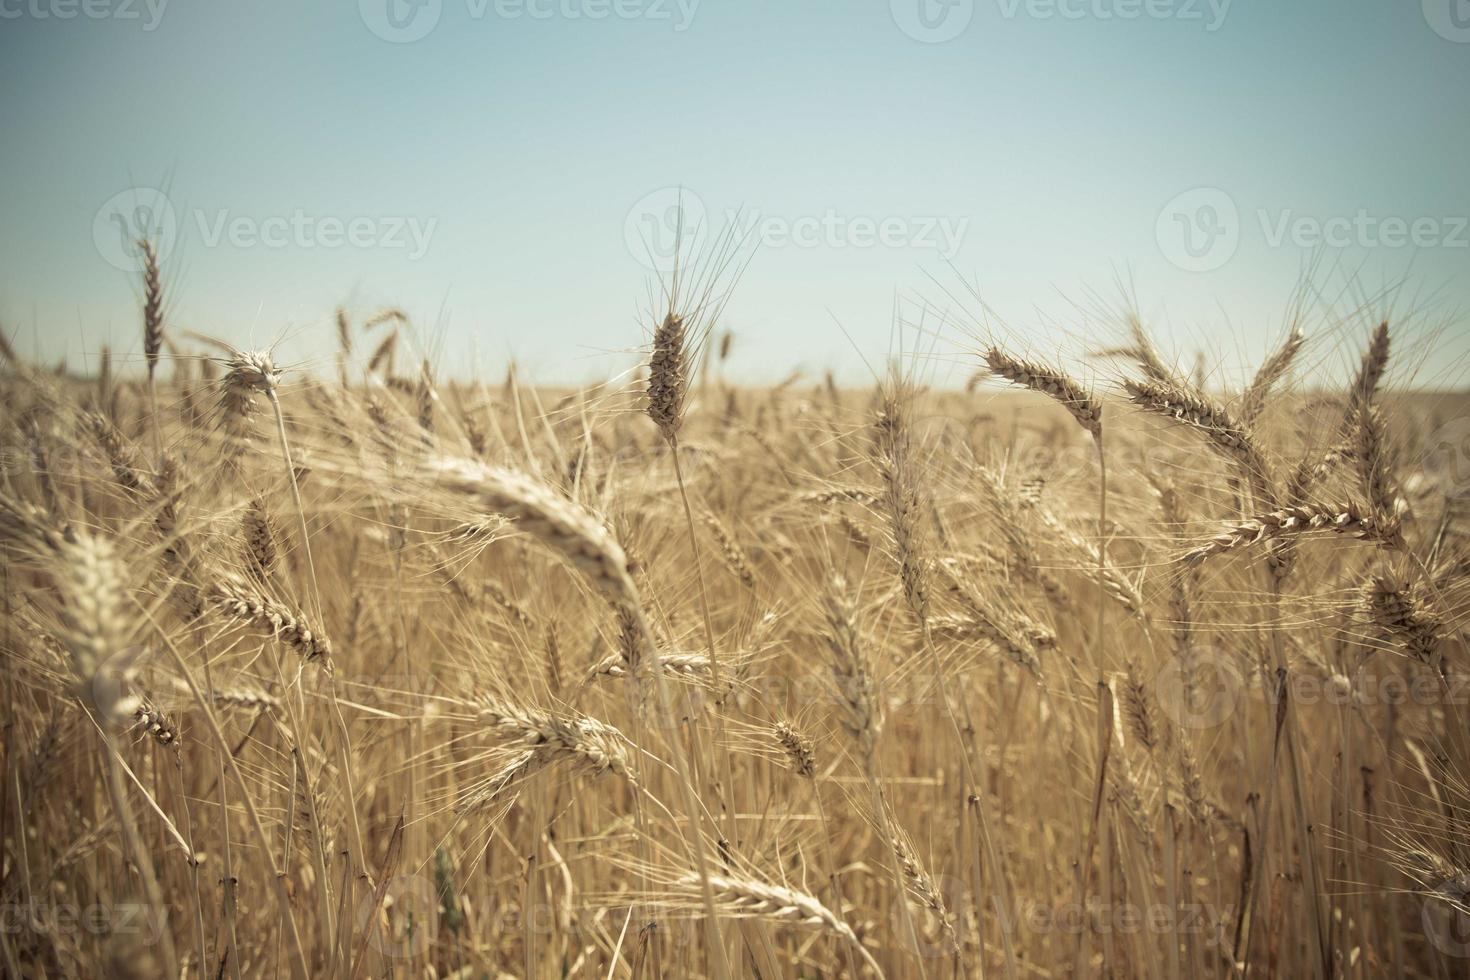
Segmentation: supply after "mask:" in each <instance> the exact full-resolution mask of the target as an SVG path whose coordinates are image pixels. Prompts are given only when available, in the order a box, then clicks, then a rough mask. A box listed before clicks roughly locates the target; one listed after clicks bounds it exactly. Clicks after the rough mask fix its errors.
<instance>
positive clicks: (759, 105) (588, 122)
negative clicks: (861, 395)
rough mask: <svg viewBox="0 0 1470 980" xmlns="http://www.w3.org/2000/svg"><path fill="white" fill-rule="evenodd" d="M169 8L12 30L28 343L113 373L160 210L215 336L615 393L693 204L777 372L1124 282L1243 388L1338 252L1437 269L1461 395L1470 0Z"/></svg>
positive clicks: (1032, 324) (1421, 280)
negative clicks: (140, 253) (411, 329)
mask: <svg viewBox="0 0 1470 980" xmlns="http://www.w3.org/2000/svg"><path fill="white" fill-rule="evenodd" d="M159 2H160V0H152V3H153V6H152V7H151V8H150V6H149V5H148V4H147V3H146V2H145V0H85V5H84V3H83V0H0V15H3V16H0V91H3V92H4V97H3V99H0V133H3V134H4V139H3V140H0V175H3V183H0V195H3V196H0V202H3V209H0V215H3V224H0V228H3V231H0V268H3V269H4V279H3V283H0V324H3V325H4V328H5V329H6V330H7V332H9V333H11V334H12V335H13V336H15V338H16V343H17V345H18V346H19V347H20V349H21V350H22V351H25V352H30V351H32V350H33V349H37V348H38V349H39V353H40V354H41V355H42V356H43V357H45V358H46V359H48V360H52V359H55V358H58V357H60V356H62V355H66V356H67V357H69V358H70V360H71V363H72V365H73V367H75V368H78V369H81V368H83V367H84V366H86V364H87V358H88V357H89V356H94V355H95V353H96V351H98V350H99V349H100V348H101V347H102V345H104V344H110V345H111V347H112V349H113V350H114V351H115V352H118V353H119V354H128V353H132V354H136V352H137V351H138V350H139V347H140V342H139V336H138V335H139V328H138V313H137V289H138V287H137V284H136V277H134V276H131V275H129V274H128V273H127V272H125V271H124V270H123V269H120V268H118V267H116V266H117V265H119V264H121V265H126V264H127V261H128V260H129V256H128V255H126V254H125V253H124V252H122V251H121V246H120V242H121V237H120V235H118V234H115V228H114V227H113V223H114V222H115V221H116V220H117V219H116V217H115V216H114V214H112V213H111V212H119V213H120V210H119V205H118V203H117V201H118V199H117V198H116V195H118V194H119V193H123V192H126V191H127V190H128V189H129V188H159V189H162V190H163V191H164V192H165V193H166V195H167V199H168V203H169V206H170V207H171V208H172V214H173V228H174V231H175V235H174V240H173V242H172V246H171V248H170V249H169V251H168V255H167V261H166V264H165V272H166V275H167V278H168V280H169V285H170V290H171V296H170V298H171V315H172V321H173V323H174V324H175V325H177V326H178V327H180V328H191V329H194V330H198V331H201V332H206V333H210V334H214V335H218V336H221V337H224V338H227V339H229V340H232V341H235V342H239V343H255V344H264V343H267V342H270V341H272V340H274V339H275V338H277V337H278V336H282V335H284V336H285V337H286V340H285V343H284V344H283V346H282V354H283V356H285V357H286V358H287V359H292V358H295V359H299V360H302V361H307V362H313V363H316V364H318V365H322V366H325V364H326V363H327V362H326V356H327V355H328V354H329V353H330V351H331V350H332V348H333V344H334V339H333V335H332V329H331V320H332V313H333V310H334V309H335V308H336V307H337V306H338V305H339V304H347V305H348V307H349V308H350V309H352V310H354V311H355V312H357V313H358V314H363V313H366V312H369V311H371V310H373V309H375V308H377V307H379V306H381V305H385V304H394V305H398V306H401V307H404V308H406V309H407V310H408V311H410V312H411V313H412V314H413V316H414V318H415V320H416V321H417V323H418V324H419V325H420V326H421V327H422V328H423V333H424V336H425V340H426V342H427V343H429V344H430V345H431V348H432V353H433V354H434V356H435V358H436V360H437V361H438V363H439V364H440V366H441V370H444V371H446V372H451V373H452V372H464V371H466V370H467V369H468V367H469V366H470V364H471V363H472V361H471V359H472V357H473V358H478V363H479V364H480V365H481V366H482V367H483V369H484V370H485V371H487V372H494V373H498V372H499V371H501V370H503V368H504V364H505V362H506V360H507V358H508V357H511V356H514V357H516V358H518V359H519V360H520V361H521V363H522V365H523V368H524V370H525V371H526V372H527V373H528V374H529V376H531V377H533V378H536V379H539V380H545V381H559V380H581V379H584V378H588V377H592V376H599V375H605V374H607V373H609V372H610V371H611V370H613V369H615V368H616V367H617V366H618V365H619V364H621V363H622V361H620V360H619V358H618V357H617V356H616V355H612V354H609V353H607V352H609V351H617V350H620V349H626V348H629V347H632V346H634V345H636V344H637V343H639V342H640V340H641V337H640V333H639V323H638V320H637V318H636V317H637V313H638V310H639V308H640V307H641V306H642V305H643V304H644V302H645V297H646V290H647V284H648V281H649V276H650V273H649V271H648V270H647V269H646V268H645V267H644V265H643V264H641V262H640V259H642V260H644V261H646V260H647V258H648V256H647V254H646V253H645V254H642V255H640V254H637V250H635V249H630V248H629V245H628V241H627V240H628V238H629V235H630V233H631V234H632V235H633V237H634V239H635V241H636V240H638V239H639V236H643V239H644V240H645V241H646V240H647V238H648V235H649V234H650V230H652V233H654V235H655V237H657V235H656V233H657V229H656V227H655V226H654V225H651V224H648V223H646V219H644V218H643V217H641V216H640V215H639V214H638V213H637V211H638V208H639V207H643V206H645V205H640V204H639V202H640V201H645V200H647V201H651V202H652V205H653V206H655V207H656V208H662V207H663V205H665V204H666V203H667V202H668V200H669V197H670V195H671V193H672V192H670V191H668V190H667V189H668V188H674V187H678V186H681V185H682V186H683V187H685V188H687V191H686V193H687V194H688V195H689V198H688V200H689V201H693V202H697V204H696V205H695V206H696V207H699V208H702V210H703V213H704V214H705V216H706V222H707V224H708V225H709V226H712V227H716V228H718V226H720V225H721V224H723V223H724V222H725V220H726V215H727V212H728V211H730V210H731V209H735V208H743V209H745V212H746V214H747V216H752V215H759V216H760V218H761V219H762V221H763V222H764V224H762V226H761V229H762V231H763V232H765V233H767V234H765V237H764V238H763V241H762V244H760V246H759V247H758V248H757V250H756V253H755V255H754V258H753V261H752V262H751V264H750V265H749V267H748V269H747V270H746V273H745V275H744V278H743V280H742V281H741V283H740V286H739V289H738V291H737V292H736V294H735V297H734V299H733V300H732V302H731V303H730V305H729V307H728V309H727V323H728V324H729V325H730V326H732V327H733V328H734V329H735V331H736V335H737V343H736V349H735V355H736V357H735V362H734V368H735V369H736V370H737V371H738V372H740V373H741V374H742V375H743V376H745V377H747V378H750V379H757V378H763V377H770V376H781V375H784V374H785V373H786V371H787V370H788V369H789V368H790V367H793V366H796V365H801V366H804V367H805V368H807V369H808V370H810V371H812V372H820V371H822V370H824V369H826V368H829V367H832V368H836V369H838V370H839V371H841V372H843V373H844V376H845V377H850V378H852V379H853V380H860V379H861V377H862V374H861V372H862V370H863V368H862V361H861V359H860V358H859V356H858V352H859V351H861V352H862V353H863V354H864V355H866V356H868V357H870V358H874V359H879V358H881V357H882V356H883V354H884V353H885V351H886V350H887V349H888V347H889V344H890V325H891V322H892V310H893V306H894V298H895V296H899V297H902V298H904V299H905V300H908V301H914V300H922V299H930V300H933V301H934V302H936V303H940V304H944V303H947V302H949V300H948V297H947V295H946V293H947V292H960V291H962V290H961V286H960V283H961V282H962V280H975V281H978V283H979V286H980V292H981V295H982V297H983V298H984V300H985V301H986V302H987V303H989V304H990V305H991V306H992V307H994V308H995V309H996V310H997V311H998V312H999V313H1001V314H1002V315H1003V316H1004V317H1005V320H1006V324H1007V327H1006V328H1005V333H1006V334H1007V335H1008V336H1010V337H1012V338H1015V339H1017V340H1019V341H1021V342H1023V343H1025V344H1027V345H1029V346H1031V347H1033V348H1035V349H1036V350H1038V351H1041V352H1043V353H1045V352H1050V351H1055V350H1058V349H1061V348H1064V347H1072V346H1076V345H1077V343H1078V342H1079V340H1080V341H1083V342H1086V341H1087V340H1088V339H1089V338H1091V337H1093V336H1095V335H1096V334H1097V332H1098V330H1099V327H1098V326H1097V325H1096V324H1093V323H1089V322H1086V321H1084V320H1083V319H1082V316H1081V313H1080V312H1079V311H1078V307H1082V308H1087V307H1090V306H1092V305H1093V304H1094V300H1095V299H1101V300H1102V301H1112V300H1115V299H1116V298H1117V296H1118V291H1117V288H1116V285H1115V282H1116V279H1117V278H1118V277H1119V276H1123V277H1126V278H1131V280H1132V282H1133V284H1134V287H1135V289H1136V292H1137V295H1138V297H1139V300H1140V304H1141V306H1142V309H1143V311H1144V313H1145V314H1146V316H1147V317H1148V320H1149V322H1150V324H1151V325H1152V326H1153V327H1154V328H1155V329H1156V330H1158V331H1159V332H1160V333H1161V334H1162V336H1163V341H1164V343H1165V345H1166V346H1169V347H1171V348H1172V349H1176V350H1178V351H1181V352H1183V353H1184V354H1186V355H1187V356H1189V357H1192V356H1193V351H1194V350H1195V349H1196V348H1198V347H1201V346H1203V347H1205V348H1207V349H1208V350H1209V351H1210V355H1211V357H1212V359H1215V360H1218V361H1219V362H1220V363H1222V364H1223V365H1224V366H1225V369H1226V370H1228V369H1229V366H1230V365H1232V364H1238V363H1240V362H1241V361H1252V360H1254V359H1256V358H1257V357H1258V356H1259V354H1260V353H1261V351H1263V350H1264V349H1265V348H1266V347H1267V345H1268V344H1269V343H1270V340H1271V338H1272V336H1273V335H1274V334H1275V333H1276V332H1277V331H1278V330H1279V328H1280V326H1281V323H1282V315H1283V310H1284V308H1285V306H1286V303H1287V301H1288V299H1289V296H1290V293H1291V289H1292V286H1293V284H1294V283H1295V282H1296V281H1297V279H1298V277H1299V275H1300V273H1301V270H1302V267H1303V264H1304V262H1306V261H1307V260H1308V258H1309V257H1310V256H1311V255H1312V254H1313V249H1312V246H1313V245H1314V242H1315V239H1314V238H1313V237H1312V235H1313V230H1314V229H1318V230H1322V229H1323V228H1325V229H1326V230H1327V231H1328V232H1329V233H1330V235H1332V236H1333V237H1332V240H1331V242H1330V243H1329V244H1342V245H1344V246H1345V247H1344V248H1340V249H1339V248H1332V247H1328V248H1326V249H1325V250H1324V249H1317V250H1316V255H1317V261H1318V263H1319V266H1318V270H1317V273H1316V276H1315V281H1316V282H1317V283H1318V284H1319V285H1320V286H1321V287H1322V288H1323V289H1325V290H1327V291H1329V292H1331V291H1333V290H1334V289H1338V288H1340V287H1341V286H1342V285H1343V282H1344V279H1345V278H1347V275H1346V274H1347V272H1348V271H1355V272H1356V274H1357V281H1358V283H1359V287H1358V288H1359V291H1360V292H1361V293H1363V294H1372V293H1374V292H1375V291H1376V290H1378V289H1379V288H1381V287H1382V286H1383V285H1385V284H1387V283H1391V282H1393V281H1395V280H1397V279H1398V278H1400V277H1403V276H1407V277H1408V282H1409V286H1408V288H1407V290H1406V291H1405V292H1404V293H1403V294H1402V295H1401V296H1400V298H1399V300H1398V303H1397V308H1405V307H1408V306H1416V307H1417V308H1418V309H1420V311H1421V316H1420V318H1419V321H1418V323H1419V324H1420V326H1421V327H1422V329H1429V328H1431V327H1437V328H1438V329H1440V331H1441V335H1440V337H1439V343H1440V344H1441V345H1442V351H1443V352H1444V353H1443V354H1442V355H1441V356H1438V357H1436V358H1434V359H1432V360H1430V361H1428V362H1427V363H1426V364H1425V366H1424V367H1423V369H1422V370H1421V371H1420V380H1421V382H1424V383H1429V384H1436V385H1454V386H1464V384H1465V378H1466V377H1467V368H1466V359H1465V358H1466V353H1467V350H1470V326H1467V320H1466V317H1465V311H1467V310H1470V229H1466V228H1465V227H1464V226H1463V222H1464V218H1465V216H1466V215H1470V179H1467V173H1470V170H1467V164H1470V4H1467V3H1466V0H1424V3H1423V4H1422V5H1421V3H1420V2H1419V0H1405V2H1397V3H1382V2H1373V0H1351V2H1347V0H1297V2H1291V3H1282V2H1267V0H1235V2H1233V3H1229V4H1227V5H1224V6H1221V4H1222V3H1223V0H1216V2H1215V4H1214V5H1213V6H1212V5H1211V4H1210V3H1209V2H1207V0H1147V2H1145V0H973V2H971V0H948V3H949V6H946V5H945V3H944V2H943V0H893V2H892V3H890V2H889V0H699V2H697V3H696V2H695V0H683V6H682V7H681V6H680V4H679V2H678V0H414V2H408V0H361V2H359V0H330V2H320V3H302V2H300V0H254V2H250V3H237V4H229V3H217V2H215V3H204V2H198V0H172V2H168V3H166V4H165V5H164V6H162V8H161V9H160V8H159ZM389 4H391V5H392V7H391V9H390V7H389ZM920 4H923V5H924V6H923V7H922V8H921V7H920ZM1452 4H1459V10H1458V11H1456V10H1454V9H1452V6H1451V5H1452ZM604 12H606V13H607V14H608V16H605V17H598V16H596V15H597V14H599V13H604ZM1135 13H1136V14H1137V16H1130V14H1135ZM390 14H391V15H393V17H392V18H391V19H390V16H389V15H390ZM690 14H692V16H690ZM920 14H925V15H927V19H926V20H923V19H920V17H919V15H920ZM43 15H44V16H43ZM63 15H71V16H63ZM967 18H968V19H967ZM926 23H927V24H930V25H935V26H934V27H933V30H932V31H928V30H927V29H926V28H925V27H924V24H926ZM395 24H396V25H400V26H399V27H398V28H395V27H394V26H393V25H395ZM1460 25H1464V26H1463V27H1462V26H1460ZM956 32H957V33H956ZM418 33H423V35H424V36H422V37H420V38H418V39H416V40H407V41H405V40H403V38H405V37H408V36H410V35H414V34H418ZM385 34H386V35H388V37H389V38H397V39H398V40H390V39H385V37H383V36H380V35H385ZM915 34H917V35H919V37H917V38H916V37H915V36H912V35H915ZM948 34H954V35H955V36H953V37H950V38H949V39H947V40H942V41H940V42H939V43H933V41H934V39H935V38H937V37H943V36H946V35H948ZM922 38H928V39H929V40H924V39H922ZM1195 188H1206V190H1205V191H1203V192H1196V193H1195V194H1194V195H1192V196H1189V195H1186V196H1185V197H1183V198H1179V197H1178V195H1181V194H1183V193H1184V192H1188V191H1191V190H1192V189H1195ZM1222 194H1223V198H1222V196H1221V195H1222ZM649 195H653V196H652V197H651V198H650V197H649ZM121 200H122V201H123V202H124V205H125V206H124V207H122V209H121V210H124V211H131V210H132V209H133V208H134V207H135V205H136V204H137V200H136V199H135V198H130V197H128V195H127V194H126V193H124V197H123V198H122V199H121ZM1222 201H1223V207H1224V210H1222ZM109 202H112V203H109ZM1171 202H1173V203H1171ZM1230 209H1233V210H1234V212H1235V213H1234V215H1231V214H1230V213H1228V212H1229V210H1230ZM99 212H100V215H99ZM293 216H294V217H293ZM660 216H662V211H656V213H655V214H654V215H652V217H653V218H657V217H660ZM1457 218H1458V219H1459V221H1457V220H1456V219H1457ZM323 219H325V220H326V223H325V224H322V223H321V222H322V221H323ZM1299 219H1301V220H1299ZM1334 219H1335V220H1336V224H1335V225H1334V224H1332V221H1333V220H1334ZM292 220H295V221H296V223H297V224H298V225H301V227H300V228H296V229H292V228H291V227H290V222H291V221H292ZM334 222H335V226H334ZM1416 222H1417V224H1416ZM885 225H886V226H887V227H888V238H887V239H886V240H885V241H870V239H873V238H874V236H875V234H876V232H875V229H877V228H880V227H883V226H885ZM931 226H932V227H931ZM415 227H416V228H417V229H418V231H419V233H420V235H421V237H420V239H419V240H417V241H416V240H415V238H414V235H413V233H412V229H413V228H415ZM349 228H355V229H356V231H355V232H354V234H355V236H356V239H357V240H356V243H355V244H354V243H351V242H343V241H341V239H344V238H346V237H347V229H349ZM942 228H948V229H949V230H950V232H953V233H955V234H956V235H957V238H955V240H954V243H953V244H954V245H955V247H954V248H952V249H948V250H946V249H944V248H942V247H934V246H943V245H944V244H945V239H944V237H943V235H942V234H941V229H942ZM109 229H112V230H109ZM231 229H234V230H231ZM1334 229H1335V230H1334ZM1415 229H1417V230H1415ZM961 230H962V231H963V234H962V235H961V234H958V233H959V232H960V231H961ZM809 232H810V233H812V234H811V238H810V240H807V239H806V238H804V237H803V236H805V235H807V233H809ZM1186 234H1187V235H1188V236H1189V240H1188V241H1186V240H1185V238H1184V236H1185V235H1186ZM278 235H279V237H277V236H278ZM425 236H426V237H425ZM792 236H795V237H798V238H801V239H802V241H801V243H800V244H795V243H793V242H792V241H790V240H789V239H790V238H791V237H792ZM262 239H265V241H262ZM1400 239H1402V242H1400ZM654 244H655V246H657V242H655V243H654ZM1191 249H1192V251H1191ZM1232 249H1233V251H1232ZM420 253H421V254H420ZM1348 305H1351V304H1350V303H1347V302H1346V301H1339V302H1337V303H1336V304H1331V303H1328V304H1324V305H1323V306H1321V307H1319V310H1320V309H1324V308H1327V307H1331V308H1335V309H1341V308H1344V307H1345V306H1348ZM971 312H972V313H973V312H974V309H973V306H972V309H971ZM839 322H840V324H841V325H842V326H841V328H839V327H838V326H837V324H838V323H839ZM844 331H845V332H844ZM849 337H850V338H851V340H849ZM946 337H947V338H953V339H955V340H958V339H959V338H960V335H959V334H958V333H956V332H954V331H946ZM33 345H35V346H34V347H33ZM939 349H940V350H941V351H942V352H945V351H948V350H951V349H952V345H951V344H950V343H949V342H948V340H945V339H941V341H940V342H939ZM1421 349H1427V343H1426V346H1425V347H1424V348H1421ZM1322 356H1323V357H1324V358H1325V359H1327V360H1329V361H1331V360H1337V361H1341V360H1343V359H1344V358H1347V357H1350V356H1351V355H1349V354H1341V353H1329V352H1327V351H1326V350H1325V349H1324V351H1323V354H1322ZM943 370H944V368H943V366H942V365H941V367H940V371H939V374H940V376H942V375H943Z"/></svg>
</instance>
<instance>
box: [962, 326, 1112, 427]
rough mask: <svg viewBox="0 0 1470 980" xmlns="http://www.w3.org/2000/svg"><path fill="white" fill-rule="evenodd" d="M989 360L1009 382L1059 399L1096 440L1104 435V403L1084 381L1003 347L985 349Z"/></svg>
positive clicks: (994, 368)
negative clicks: (1087, 387) (1002, 348)
mask: <svg viewBox="0 0 1470 980" xmlns="http://www.w3.org/2000/svg"><path fill="white" fill-rule="evenodd" d="M985 363H986V364H988V365H989V366H990V370H991V371H993V372H995V373H996V374H998V375H1000V376H1001V377H1002V378H1005V379H1006V380H1007V381H1010V382H1011V383H1013V384H1018V385H1021V386H1022V387H1023V388H1030V389H1031V390H1032V391H1039V392H1041V393H1042V394H1043V395H1047V396H1049V397H1051V398H1053V399H1055V400H1056V401H1057V402H1059V403H1060V404H1061V406H1062V407H1063V408H1065V409H1066V410H1067V412H1068V413H1069V414H1070V415H1071V416H1072V418H1074V419H1076V420H1077V424H1078V425H1080V426H1082V428H1084V429H1086V430H1087V432H1088V433H1089V434H1090V435H1091V436H1092V437H1093V438H1094V439H1101V438H1102V415H1103V407H1102V402H1100V401H1098V400H1097V399H1096V398H1094V397H1093V396H1092V395H1091V394H1090V393H1089V392H1088V391H1087V389H1086V388H1084V387H1083V386H1082V384H1081V383H1080V382H1078V381H1076V380H1074V379H1073V378H1071V377H1069V376H1068V375H1067V374H1065V373H1063V372H1062V371H1060V370H1058V369H1056V368H1053V367H1048V366H1047V365H1045V364H1038V363H1037V362H1035V361H1024V360H1021V359H1020V358H1015V357H1012V356H1011V355H1009V354H1007V353H1006V352H1005V351H1003V350H1001V349H1000V348H999V347H990V348H988V349H987V350H986V351H985Z"/></svg>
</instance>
